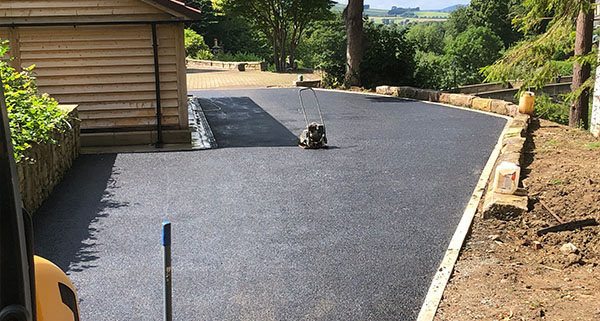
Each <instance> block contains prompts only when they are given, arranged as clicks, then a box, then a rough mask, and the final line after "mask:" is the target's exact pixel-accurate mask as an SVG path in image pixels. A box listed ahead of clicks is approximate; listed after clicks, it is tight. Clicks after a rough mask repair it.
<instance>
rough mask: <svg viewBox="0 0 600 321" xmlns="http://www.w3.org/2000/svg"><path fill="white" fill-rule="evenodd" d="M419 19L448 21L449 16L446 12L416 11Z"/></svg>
mask: <svg viewBox="0 0 600 321" xmlns="http://www.w3.org/2000/svg"><path fill="white" fill-rule="evenodd" d="M415 14H416V15H417V17H419V18H430V19H431V18H434V17H435V18H437V19H448V16H450V14H449V13H447V12H436V11H417V12H415Z"/></svg>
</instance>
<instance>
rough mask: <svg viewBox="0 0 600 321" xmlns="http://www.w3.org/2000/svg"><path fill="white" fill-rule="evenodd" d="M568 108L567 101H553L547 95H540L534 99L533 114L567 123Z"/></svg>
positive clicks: (556, 121)
mask: <svg viewBox="0 0 600 321" xmlns="http://www.w3.org/2000/svg"><path fill="white" fill-rule="evenodd" d="M569 109H570V107H569V104H568V103H565V102H553V101H552V99H551V98H550V97H548V96H547V95H541V96H538V97H536V99H535V110H534V113H535V116H536V117H539V118H543V119H547V120H550V121H553V122H555V123H559V124H563V125H568V124H569Z"/></svg>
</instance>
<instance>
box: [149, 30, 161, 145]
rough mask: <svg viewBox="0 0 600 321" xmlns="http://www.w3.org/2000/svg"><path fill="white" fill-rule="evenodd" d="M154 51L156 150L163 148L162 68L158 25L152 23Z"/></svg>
mask: <svg viewBox="0 0 600 321" xmlns="http://www.w3.org/2000/svg"><path fill="white" fill-rule="evenodd" d="M151 25H152V49H153V50H154V78H155V82H156V132H157V135H158V136H157V139H156V144H155V145H154V146H155V147H156V148H162V147H163V133H162V108H161V105H160V68H159V62H158V37H157V36H156V23H152V24H151Z"/></svg>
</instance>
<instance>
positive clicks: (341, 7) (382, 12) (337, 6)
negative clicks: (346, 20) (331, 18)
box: [331, 3, 388, 17]
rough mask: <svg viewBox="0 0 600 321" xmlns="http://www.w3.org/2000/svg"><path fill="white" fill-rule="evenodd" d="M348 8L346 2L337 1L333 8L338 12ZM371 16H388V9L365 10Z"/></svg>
mask: <svg viewBox="0 0 600 321" xmlns="http://www.w3.org/2000/svg"><path fill="white" fill-rule="evenodd" d="M344 8H346V5H345V4H339V3H336V4H335V5H334V6H333V8H332V9H331V10H333V11H336V12H342V11H344ZM364 13H365V14H366V15H367V16H369V17H387V15H388V10H383V9H367V10H365V12H364Z"/></svg>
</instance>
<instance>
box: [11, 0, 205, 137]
mask: <svg viewBox="0 0 600 321" xmlns="http://www.w3.org/2000/svg"><path fill="white" fill-rule="evenodd" d="M199 17H200V12H199V11H198V10H196V9H193V8H190V7H186V6H185V5H184V4H183V3H181V2H178V1H174V0H0V39H6V40H9V43H10V46H11V51H10V55H11V56H12V57H14V60H13V61H12V64H13V66H14V67H15V68H17V69H19V68H27V67H29V66H32V65H35V68H34V73H35V75H36V77H37V84H38V87H39V90H40V92H47V93H49V94H50V95H51V96H53V97H54V98H56V100H58V101H59V102H60V103H61V104H77V105H79V117H80V118H81V120H82V123H81V129H82V130H84V131H87V132H109V131H110V132H115V131H120V132H132V131H145V132H148V133H149V132H150V131H153V130H155V129H156V125H157V124H156V123H157V120H156V107H157V102H156V79H155V75H156V74H155V65H154V48H153V41H152V25H153V24H155V25H156V29H157V38H158V60H159V68H160V80H161V81H160V88H161V91H160V94H161V101H160V102H161V107H162V115H163V117H162V125H163V128H164V129H167V130H175V131H182V132H184V131H187V130H188V110H187V86H186V67H185V45H184V33H183V29H184V26H183V22H184V21H192V20H194V19H199ZM188 141H189V140H188Z"/></svg>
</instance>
